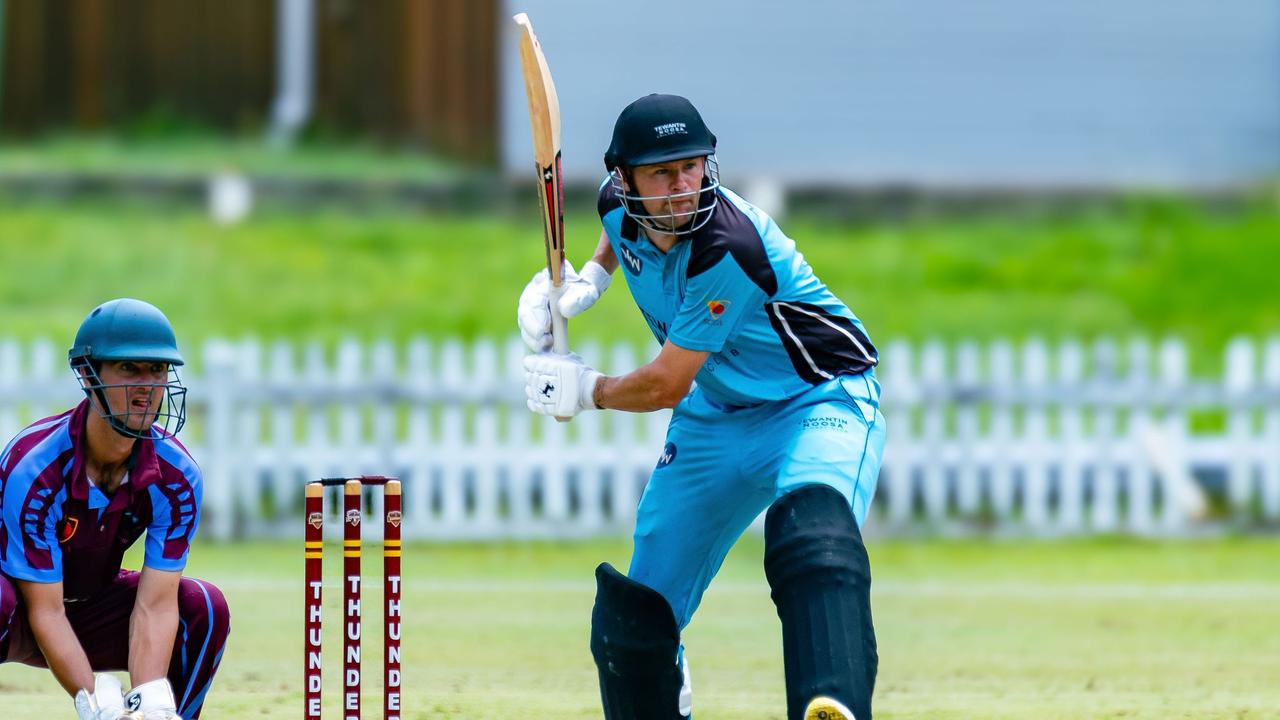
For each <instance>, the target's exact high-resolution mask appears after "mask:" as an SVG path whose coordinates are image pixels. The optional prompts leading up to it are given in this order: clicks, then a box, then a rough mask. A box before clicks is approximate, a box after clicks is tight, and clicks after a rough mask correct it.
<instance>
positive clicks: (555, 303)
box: [547, 283, 569, 355]
mask: <svg viewBox="0 0 1280 720" xmlns="http://www.w3.org/2000/svg"><path fill="white" fill-rule="evenodd" d="M561 295H564V284H563V283H562V284H560V285H552V286H551V292H549V293H548V296H547V300H548V301H549V302H550V304H551V349H552V350H554V351H555V352H556V353H557V354H560V355H568V354H569V321H568V320H565V319H564V316H563V315H561V314H560V296H561Z"/></svg>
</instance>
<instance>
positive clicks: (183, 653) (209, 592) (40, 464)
mask: <svg viewBox="0 0 1280 720" xmlns="http://www.w3.org/2000/svg"><path fill="white" fill-rule="evenodd" d="M69 356H70V362H71V370H72V371H73V372H74V373H75V377H76V382H78V383H79V384H80V387H81V388H82V389H83V390H84V394H85V400H84V401H82V402H81V403H80V404H79V405H77V406H76V407H74V408H72V409H71V410H68V411H67V412H65V413H63V414H61V415H56V416H54V417H50V418H45V419H44V420H40V421H38V422H36V423H35V424H33V425H31V426H30V427H28V428H27V429H25V430H23V431H22V432H20V433H18V436H17V437H15V438H13V440H11V441H10V442H9V444H8V445H7V446H6V447H5V448H4V453H3V454H2V455H0V662H20V663H24V664H26V665H33V666H36V667H47V668H49V669H50V670H52V671H53V675H54V677H55V678H57V680H58V682H59V683H61V684H62V687H63V688H65V689H66V691H67V692H68V693H69V694H70V695H71V696H72V697H73V698H74V700H75V707H76V712H77V713H78V715H79V718H80V720H119V719H121V718H125V719H128V720H171V719H173V718H182V719H183V720H192V718H197V717H199V716H200V709H201V707H202V706H203V705H204V699H205V694H206V693H208V692H209V686H210V685H211V684H212V683H213V676H214V673H216V672H217V670H218V663H219V661H220V660H221V659H222V650H223V647H224V645H225V643H226V639H227V633H228V630H229V629H230V626H229V621H230V614H229V612H228V610H227V602H226V600H224V599H223V597H222V593H221V592H219V591H218V589H217V588H216V587H214V586H212V585H210V584H209V583H207V582H203V581H201V580H196V579H194V578H186V577H183V576H182V569H183V567H184V566H185V565H186V562H187V551H188V548H189V547H190V543H191V538H192V536H193V535H195V532H196V526H197V525H199V523H200V498H201V479H200V469H199V468H198V467H197V466H196V463H195V460H193V459H192V458H191V455H190V454H189V453H188V452H187V450H186V448H184V447H183V446H182V444H181V443H179V442H178V440H177V438H175V437H174V434H176V433H177V432H178V430H179V429H180V428H181V427H182V423H183V420H184V419H185V417H186V399H185V398H186V388H185V387H183V386H182V384H181V383H180V381H179V379H178V375H177V367H178V366H180V365H182V364H183V362H182V355H181V353H179V352H178V345H177V341H176V339H175V337H174V333H173V328H172V327H171V326H170V324H169V321H168V319H166V318H165V316H164V315H163V314H162V313H161V312H160V311H159V310H157V309H156V308H155V307H153V306H151V305H149V304H147V303H145V302H142V301H140V300H132V299H120V300H112V301H110V302H107V303H104V304H103V305H100V306H99V307H97V308H95V309H94V310H93V312H91V313H89V316H88V317H87V318H85V321H84V323H83V324H82V325H81V326H80V330H79V332H77V333H76V338H75V343H74V345H72V347H71V352H70V353H69ZM144 532H145V533H146V536H147V539H146V554H145V558H144V561H143V568H142V571H141V572H136V571H130V570H121V569H120V563H121V560H122V558H123V556H124V553H125V550H127V549H128V548H129V546H131V545H133V543H134V542H135V541H136V540H138V538H140V537H142V535H143V533H144ZM118 670H127V671H128V672H129V677H130V679H131V680H132V687H133V689H132V691H131V692H129V694H128V695H127V696H126V695H125V694H124V692H123V688H122V686H121V684H120V681H119V680H117V679H116V677H115V676H113V675H108V674H105V673H106V672H107V671H118ZM95 673H99V674H95Z"/></svg>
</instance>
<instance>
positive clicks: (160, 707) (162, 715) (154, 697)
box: [124, 678, 182, 720]
mask: <svg viewBox="0 0 1280 720" xmlns="http://www.w3.org/2000/svg"><path fill="white" fill-rule="evenodd" d="M124 706H125V707H126V708H127V709H128V710H129V712H131V713H133V715H130V716H128V717H131V718H138V719H139V720H182V716H181V715H179V714H178V707H177V704H176V703H175V702H174V700H173V688H172V687H170V686H169V681H168V680H166V679H165V678H160V679H158V680H152V681H150V682H145V683H142V684H141V685H138V686H135V687H134V688H133V690H132V691H130V693H129V694H128V695H126V696H125V698H124Z"/></svg>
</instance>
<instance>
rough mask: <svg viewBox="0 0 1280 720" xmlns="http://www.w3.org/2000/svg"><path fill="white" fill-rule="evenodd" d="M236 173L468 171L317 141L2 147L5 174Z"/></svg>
mask: <svg viewBox="0 0 1280 720" xmlns="http://www.w3.org/2000/svg"><path fill="white" fill-rule="evenodd" d="M224 170H232V171H236V172H241V173H245V174H249V175H254V176H257V177H290V178H334V177H341V178H346V179H349V180H377V181H384V182H385V181H413V182H424V181H425V182H432V181H441V180H453V179H456V178H458V177H461V176H463V175H464V174H465V171H464V170H463V169H462V168H460V167H458V166H457V165H456V164H451V163H448V162H446V161H444V160H441V159H438V158H435V157H432V156H429V155H426V154H425V153H422V152H416V151H413V150H411V149H405V148H389V147H379V146H376V145H373V144H370V143H359V142H351V141H343V142H340V143H339V142H327V141H323V140H311V141H306V142H302V143H298V144H295V145H293V146H291V147H283V146H280V147H277V146H274V145H272V144H270V143H268V142H267V141H266V140H265V139H257V138H241V139H235V140H228V139H224V138H220V137H218V136H216V135H213V134H209V133H204V132H199V131H196V132H180V133H178V134H176V135H173V134H163V135H161V136H155V135H154V134H152V133H142V134H141V135H139V136H136V137H125V136H92V135H90V136H83V135H64V136H52V137H49V138H44V139H41V140H38V141H35V142H18V141H15V140H6V141H3V142H0V174H13V175H30V174H91V175H111V176H140V177H141V176H145V177H150V178H154V177H186V176H191V175H196V176H200V175H207V174H210V173H214V172H219V171H224Z"/></svg>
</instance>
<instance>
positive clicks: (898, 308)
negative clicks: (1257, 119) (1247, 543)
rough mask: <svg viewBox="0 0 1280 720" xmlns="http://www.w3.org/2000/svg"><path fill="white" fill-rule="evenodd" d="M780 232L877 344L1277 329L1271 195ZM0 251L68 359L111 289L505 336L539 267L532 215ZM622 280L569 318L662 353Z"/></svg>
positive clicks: (32, 233)
mask: <svg viewBox="0 0 1280 720" xmlns="http://www.w3.org/2000/svg"><path fill="white" fill-rule="evenodd" d="M526 215H527V216H526ZM784 227H785V228H786V229H787V231H788V232H789V233H790V234H791V235H792V236H793V237H795V238H796V239H797V240H798V243H799V246H800V248H801V250H802V251H803V252H804V253H805V256H806V257H807V258H808V260H809V261H810V263H811V264H812V265H813V267H814V268H815V269H816V271H817V273H818V274H819V276H820V277H821V278H822V279H823V280H824V281H825V282H826V283H827V284H828V285H830V286H831V288H832V289H833V290H834V291H835V292H836V293H837V294H838V295H839V296H840V297H842V298H843V299H845V301H846V302H848V303H849V305H850V306H851V307H852V308H853V309H854V311H855V312H857V313H858V314H859V315H860V316H861V317H862V318H863V320H864V321H865V322H866V324H867V326H868V328H869V329H870V331H871V333H872V336H873V337H874V338H876V339H878V340H880V341H881V342H882V343H883V341H884V340H886V339H887V338H890V337H908V338H914V339H923V338H930V337H938V338H943V339H955V338H962V337H977V338H990V337H999V336H1004V337H1012V338H1015V339H1017V338H1024V337H1028V336H1041V337H1045V338H1047V339H1049V340H1054V339H1057V338H1061V337H1065V336H1079V337H1084V338H1090V337H1095V336H1102V335H1110V336H1116V337H1119V338H1122V339H1123V338H1124V337H1126V336H1129V335H1133V334H1142V335H1147V336H1150V337H1153V338H1159V337H1161V336H1164V335H1178V336H1181V337H1183V338H1185V339H1186V340H1187V341H1188V342H1189V344H1190V345H1191V347H1193V348H1198V350H1197V351H1195V352H1192V353H1191V355H1192V357H1193V360H1194V361H1195V362H1206V361H1207V362H1210V363H1215V364H1216V363H1217V362H1218V357H1219V355H1220V348H1221V346H1222V344H1223V343H1224V342H1225V341H1226V340H1227V339H1228V338H1229V337H1231V336H1233V335H1237V334H1252V335H1261V334H1267V333H1274V332H1277V331H1280V304H1278V303H1276V302H1274V287H1275V283H1274V278H1273V277H1272V274H1273V270H1274V268H1275V267H1278V266H1280V242H1276V238H1280V208H1277V206H1276V205H1275V204H1274V203H1273V202H1269V201H1264V200H1261V199H1259V200H1257V201H1256V202H1254V203H1252V204H1251V205H1249V206H1248V207H1246V208H1243V209H1238V210H1236V211H1231V212H1214V211H1209V210H1205V209H1202V208H1200V207H1198V206H1196V205H1193V204H1191V203H1189V202H1183V201H1178V200H1171V199H1145V200H1142V199H1134V200H1132V201H1129V202H1125V203H1119V204H1114V205H1111V206H1109V208H1105V209H1104V208H1101V207H1099V208H1096V209H1094V210H1091V211H1086V212H1083V213H1080V214H1077V215H1074V216H1072V217H1066V218H1062V217H1058V218H1050V217H1022V218H1020V219H1017V220H1015V219H1010V218H1003V219H1002V218H978V219H969V220H929V221H916V222H910V223H906V224H889V223H885V224H872V225H869V226H864V227H849V226H843V225H833V224H829V223H822V222H818V221H814V220H806V219H805V218H795V219H793V220H791V221H788V222H787V223H785V225H784ZM598 234H599V227H598V223H597V222H596V221H595V220H594V219H593V218H591V217H590V216H587V215H581V214H578V215H572V216H570V218H569V220H568V245H569V248H570V252H569V255H570V257H571V259H573V260H574V261H575V262H576V263H578V264H580V263H581V262H582V261H583V260H584V259H585V258H586V257H588V256H589V254H590V248H593V247H594V246H595V242H596V239H597V237H598ZM0 238H3V242H0V267H4V268H6V270H5V276H6V280H5V283H3V285H2V286H0V315H2V316H3V325H2V330H0V332H2V333H3V334H4V335H10V336H17V337H24V338H29V337H37V336H45V337H50V338H53V339H54V340H55V341H57V342H58V343H59V344H63V343H66V342H67V341H68V340H69V338H70V337H71V335H72V333H74V330H75V328H76V326H77V325H78V324H79V322H80V320H81V319H82V318H83V317H84V314H85V313H86V312H87V310H88V309H89V308H90V307H92V306H93V305H94V304H95V303H97V302H99V301H101V300H103V299H106V298H109V297H113V296H120V295H134V296H140V297H143V298H146V299H149V300H151V301H152V302H155V303H156V304H158V305H159V306H161V307H162V308H163V309H164V310H165V311H166V312H167V313H168V314H169V316H170V317H171V318H172V319H173V320H174V322H175V324H176V326H177V328H178V330H179V332H180V336H181V337H182V338H183V339H186V340H188V341H192V340H198V339H201V338H206V337H209V336H213V335H220V336H231V337H239V336H242V335H257V336H260V337H266V338H275V337H285V338H313V337H314V338H320V339H323V340H327V341H332V340H334V339H337V338H341V337H347V336H353V337H357V338H361V339H373V338H378V337H390V338H393V339H396V340H402V339H404V338H407V337H409V336H412V335H416V334H427V335H432V336H444V335H459V336H463V337H476V336H501V337H505V336H509V335H510V334H512V333H513V332H514V315H515V302H516V298H517V296H518V294H519V292H520V289H521V287H523V285H524V282H525V281H526V280H527V279H528V277H529V276H530V275H531V274H532V273H533V272H534V270H535V269H537V268H538V267H539V265H540V264H541V263H542V262H543V251H542V241H541V238H540V230H539V225H538V223H537V218H536V215H535V211H533V210H532V209H530V210H529V212H528V213H500V212H495V213H493V214H491V215H486V216H447V215H444V216H441V215H430V216H427V215H412V214H404V213H401V214H372V215H365V216H355V215H351V214H341V213H336V212H327V211H325V210H323V209H321V210H317V211H316V212H315V213H312V214H305V215H303V214H287V213H282V212H266V213H264V214H261V215H258V216H255V217H253V218H252V219H251V220H250V221H249V222H247V223H245V224H243V225H240V226H237V227H232V228H223V227H218V226H215V225H213V224H212V223H210V222H209V221H208V220H207V219H206V218H205V217H204V216H203V215H202V214H201V213H199V212H198V211H194V210H191V211H161V210H157V209H156V208H154V207H140V206H129V205H125V206H112V207H104V206H102V205H99V204H77V205H71V206H62V205H53V204H50V203H47V202H37V203H25V204H18V203H17V202H14V201H12V200H10V201H4V200H0ZM622 286H623V283H622V282H621V280H620V279H619V282H618V287H617V288H616V289H614V291H612V292H610V293H608V294H607V295H606V296H605V299H604V300H603V301H602V304H601V305H600V306H598V307H597V308H595V309H593V310H592V311H591V312H589V313H587V314H586V315H585V316H583V317H582V318H580V319H578V320H575V322H574V323H573V328H574V329H573V333H572V334H573V337H574V338H576V339H577V340H581V339H583V338H594V339H597V340H602V341H614V340H620V339H622V340H629V341H633V342H645V343H648V342H650V340H649V339H648V334H647V330H646V329H645V327H644V324H643V322H642V321H641V319H640V317H639V314H638V313H636V312H635V310H634V308H633V307H632V305H631V302H630V298H629V297H628V296H627V292H626V291H625V289H624V288H623V287H622ZM1206 359H1207V360H1206Z"/></svg>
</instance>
